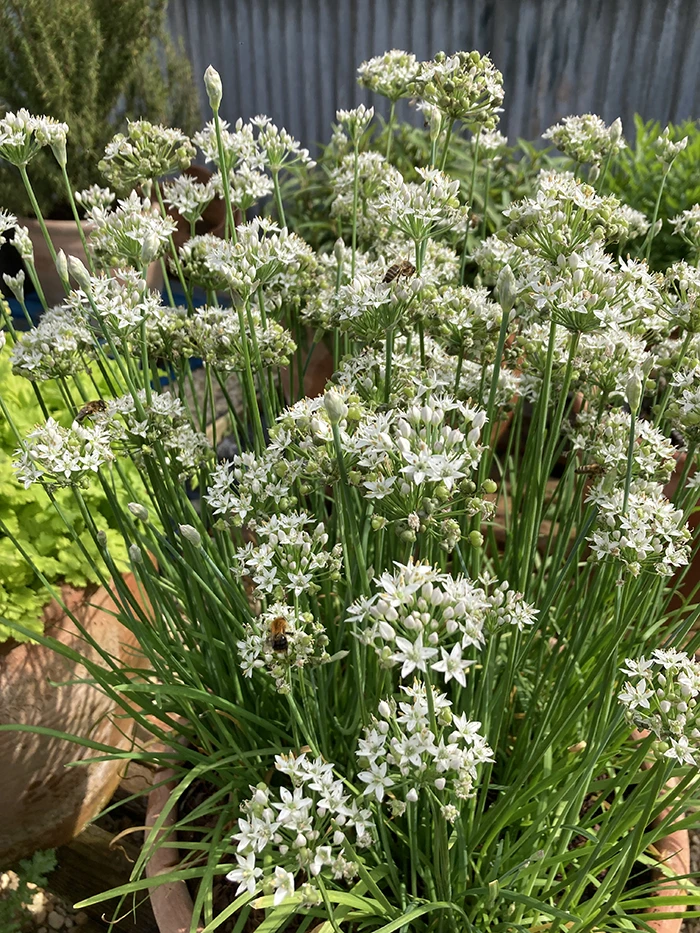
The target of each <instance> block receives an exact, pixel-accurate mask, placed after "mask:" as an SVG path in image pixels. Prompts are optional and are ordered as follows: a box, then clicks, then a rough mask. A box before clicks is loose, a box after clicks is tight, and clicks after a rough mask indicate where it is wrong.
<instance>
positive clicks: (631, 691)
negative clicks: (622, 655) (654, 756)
mask: <svg viewBox="0 0 700 933" xmlns="http://www.w3.org/2000/svg"><path fill="white" fill-rule="evenodd" d="M621 672H622V674H624V675H625V676H626V677H628V678H629V680H627V681H626V682H625V684H624V686H623V689H622V692H621V693H619V694H618V699H619V700H620V702H621V703H622V705H623V706H624V707H625V713H626V716H627V718H628V720H629V722H630V723H631V724H632V725H634V726H635V727H636V728H638V729H646V730H649V731H650V732H652V733H653V734H654V735H655V736H656V737H657V739H658V741H657V742H656V743H655V750H656V752H657V753H658V754H663V755H664V756H665V757H666V758H671V759H673V760H674V761H677V762H679V763H680V764H688V765H694V766H695V767H697V765H698V762H699V758H698V750H700V707H698V699H697V698H698V695H699V694H700V663H698V662H697V661H696V660H695V659H694V658H691V657H689V656H688V655H687V654H686V653H685V652H683V651H677V650H675V649H674V648H659V649H657V650H656V651H653V652H652V654H651V657H650V658H648V659H647V658H644V657H641V658H628V659H627V660H626V661H625V666H624V667H623V668H622V671H621Z"/></svg>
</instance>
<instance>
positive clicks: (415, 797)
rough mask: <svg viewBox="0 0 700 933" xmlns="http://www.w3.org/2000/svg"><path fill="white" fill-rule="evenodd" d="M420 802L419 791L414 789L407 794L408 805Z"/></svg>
mask: <svg viewBox="0 0 700 933" xmlns="http://www.w3.org/2000/svg"><path fill="white" fill-rule="evenodd" d="M417 800H418V791H417V790H416V789H415V787H412V788H411V789H410V790H409V792H408V793H407V794H406V803H415V802H416V801H417Z"/></svg>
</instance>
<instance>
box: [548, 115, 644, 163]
mask: <svg viewBox="0 0 700 933" xmlns="http://www.w3.org/2000/svg"><path fill="white" fill-rule="evenodd" d="M542 138H543V139H549V140H551V141H552V142H553V143H554V145H555V146H556V147H557V149H559V150H560V151H561V152H563V153H564V154H565V155H568V156H569V157H570V158H571V159H574V160H575V161H576V162H581V163H589V164H592V165H596V166H598V165H600V163H601V162H602V161H603V160H604V159H606V158H607V157H608V156H615V155H617V154H618V153H619V152H621V151H622V150H623V149H625V148H626V147H627V143H626V142H625V140H624V138H623V136H622V123H621V122H620V119H619V118H618V119H617V120H615V122H614V123H612V124H611V125H610V126H606V125H605V123H604V122H603V121H602V120H601V118H600V117H599V116H597V115H596V114H594V113H584V114H581V115H580V116H573V117H564V119H563V120H562V121H561V123H557V124H555V125H554V126H550V127H549V129H548V130H545V132H544V133H543V134H542Z"/></svg>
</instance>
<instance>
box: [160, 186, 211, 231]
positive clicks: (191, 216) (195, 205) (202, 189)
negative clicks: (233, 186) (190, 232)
mask: <svg viewBox="0 0 700 933" xmlns="http://www.w3.org/2000/svg"><path fill="white" fill-rule="evenodd" d="M215 195H216V190H215V187H214V183H213V181H212V180H211V179H210V180H209V181H207V182H201V181H198V179H196V178H194V177H193V176H192V175H178V177H177V178H173V179H172V180H171V181H166V182H165V183H164V184H163V200H164V201H165V203H166V204H169V205H170V206H171V207H173V208H175V210H176V211H177V212H178V214H180V215H181V216H182V217H184V218H185V220H187V221H188V222H189V223H191V224H195V223H197V221H198V220H199V218H200V217H201V216H202V214H203V213H204V211H205V210H206V209H207V207H208V206H209V204H210V203H211V201H212V200H213V199H214V197H215Z"/></svg>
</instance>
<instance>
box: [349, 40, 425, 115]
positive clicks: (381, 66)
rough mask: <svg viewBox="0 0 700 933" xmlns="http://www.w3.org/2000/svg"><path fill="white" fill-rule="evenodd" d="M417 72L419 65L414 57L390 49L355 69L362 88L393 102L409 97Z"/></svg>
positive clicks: (412, 91) (410, 54) (407, 53)
mask: <svg viewBox="0 0 700 933" xmlns="http://www.w3.org/2000/svg"><path fill="white" fill-rule="evenodd" d="M419 70H420V63H419V62H418V61H417V59H416V56H415V55H413V54H412V53H410V52H403V51H402V50H401V49H391V51H389V52H385V53H384V54H383V55H377V56H375V57H374V58H370V59H369V60H368V61H366V62H362V64H361V65H360V67H359V68H358V69H357V74H358V79H357V80H358V82H359V83H360V84H361V85H362V87H366V88H368V89H369V90H370V91H374V92H375V94H381V95H382V96H384V97H388V98H389V100H391V101H394V102H395V101H397V100H399V99H400V98H402V97H411V95H412V94H413V93H414V81H415V79H416V77H417V76H418V72H419Z"/></svg>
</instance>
